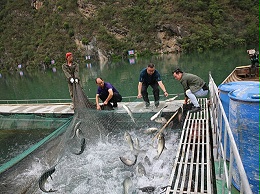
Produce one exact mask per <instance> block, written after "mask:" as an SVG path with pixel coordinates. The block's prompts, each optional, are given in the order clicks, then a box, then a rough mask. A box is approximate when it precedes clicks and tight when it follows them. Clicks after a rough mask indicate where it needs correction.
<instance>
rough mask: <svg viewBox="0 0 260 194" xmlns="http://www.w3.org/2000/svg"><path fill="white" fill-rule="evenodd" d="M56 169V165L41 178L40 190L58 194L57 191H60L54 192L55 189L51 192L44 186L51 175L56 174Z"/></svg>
mask: <svg viewBox="0 0 260 194" xmlns="http://www.w3.org/2000/svg"><path fill="white" fill-rule="evenodd" d="M55 167H56V165H55V166H53V167H52V168H50V169H49V170H47V171H45V172H44V173H43V174H42V175H41V177H40V178H39V181H38V183H39V188H40V189H41V190H42V191H43V192H45V193H51V192H56V191H58V190H53V189H50V190H49V191H47V190H46V189H45V188H44V184H45V183H46V181H47V179H48V177H51V175H52V174H53V173H54V172H55V170H56V169H55ZM51 179H52V177H51Z"/></svg>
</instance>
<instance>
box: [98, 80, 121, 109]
mask: <svg viewBox="0 0 260 194" xmlns="http://www.w3.org/2000/svg"><path fill="white" fill-rule="evenodd" d="M96 84H97V85H98V89H97V94H96V106H97V110H101V106H100V105H99V98H100V99H101V100H102V101H103V105H104V106H108V107H111V108H113V107H114V108H116V107H117V102H121V101H122V96H121V95H120V94H119V92H118V90H117V89H116V88H115V87H114V86H113V85H112V84H110V83H109V82H104V80H103V79H102V78H100V77H98V78H96ZM111 103H113V105H112V104H111Z"/></svg>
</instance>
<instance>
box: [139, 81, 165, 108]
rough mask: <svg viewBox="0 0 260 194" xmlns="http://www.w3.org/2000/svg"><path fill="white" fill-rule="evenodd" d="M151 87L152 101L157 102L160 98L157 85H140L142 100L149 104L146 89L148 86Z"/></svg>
mask: <svg viewBox="0 0 260 194" xmlns="http://www.w3.org/2000/svg"><path fill="white" fill-rule="evenodd" d="M149 85H150V86H151V87H152V88H153V96H154V101H155V102H156V101H159V99H160V97H159V92H160V90H159V84H158V82H155V83H152V84H146V83H144V82H143V83H142V90H141V94H142V96H143V99H144V101H145V102H148V103H150V101H149V98H148V92H147V88H148V86H149Z"/></svg>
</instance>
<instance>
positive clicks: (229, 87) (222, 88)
mask: <svg viewBox="0 0 260 194" xmlns="http://www.w3.org/2000/svg"><path fill="white" fill-rule="evenodd" d="M256 86H257V87H259V82H256V81H236V82H228V83H224V84H220V85H219V86H218V89H219V97H220V100H221V102H222V105H223V108H224V111H225V113H226V116H227V119H228V120H229V102H230V98H229V96H228V94H229V92H232V91H234V90H237V89H243V88H246V87H256ZM224 129H225V123H224V121H222V144H223V145H224ZM229 153H230V145H229V138H228V137H227V152H226V159H227V160H228V161H229V158H230V154H229Z"/></svg>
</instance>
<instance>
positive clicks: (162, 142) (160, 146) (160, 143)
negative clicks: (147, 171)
mask: <svg viewBox="0 0 260 194" xmlns="http://www.w3.org/2000/svg"><path fill="white" fill-rule="evenodd" d="M164 148H165V139H164V134H163V133H160V134H159V136H158V147H157V157H158V158H159V157H160V155H161V154H162V152H163V150H164Z"/></svg>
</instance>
